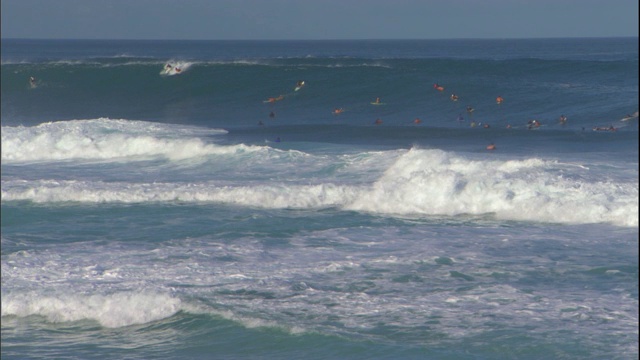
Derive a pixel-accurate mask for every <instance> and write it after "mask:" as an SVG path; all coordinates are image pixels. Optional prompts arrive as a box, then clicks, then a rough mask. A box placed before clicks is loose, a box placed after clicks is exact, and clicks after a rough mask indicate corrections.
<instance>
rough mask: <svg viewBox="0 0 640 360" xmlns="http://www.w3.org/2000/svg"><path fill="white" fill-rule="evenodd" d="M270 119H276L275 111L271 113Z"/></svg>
mask: <svg viewBox="0 0 640 360" xmlns="http://www.w3.org/2000/svg"><path fill="white" fill-rule="evenodd" d="M269 117H270V118H272V119H273V118H274V117H276V113H274V112H273V111H272V112H270V113H269Z"/></svg>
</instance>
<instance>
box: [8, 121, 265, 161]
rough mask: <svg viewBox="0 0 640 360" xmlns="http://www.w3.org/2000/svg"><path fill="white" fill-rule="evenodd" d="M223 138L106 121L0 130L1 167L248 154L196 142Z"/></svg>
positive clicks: (214, 131)
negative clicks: (128, 158) (84, 161)
mask: <svg viewBox="0 0 640 360" xmlns="http://www.w3.org/2000/svg"><path fill="white" fill-rule="evenodd" d="M225 133H226V131H225V130H220V129H206V128H196V127H186V126H174V125H167V124H156V123H149V122H144V121H131V120H112V119H108V118H100V119H93V120H71V121H60V122H52V123H44V124H40V125H38V126H34V127H23V126H18V127H10V126H3V127H2V161H3V162H7V163H15V162H35V161H59V160H75V159H84V160H108V159H122V158H127V157H155V156H162V157H165V158H168V159H172V160H180V159H185V158H189V157H197V156H203V155H209V154H222V153H229V152H235V151H238V150H250V149H251V148H252V147H250V146H244V145H238V146H236V147H233V146H226V147H223V146H217V145H214V144H207V143H206V142H204V141H203V140H201V139H200V138H198V137H197V136H207V135H216V134H225ZM253 148H257V147H253Z"/></svg>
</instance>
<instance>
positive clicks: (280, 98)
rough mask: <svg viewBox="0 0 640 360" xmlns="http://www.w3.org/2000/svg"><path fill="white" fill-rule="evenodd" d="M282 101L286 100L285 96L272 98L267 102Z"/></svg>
mask: <svg viewBox="0 0 640 360" xmlns="http://www.w3.org/2000/svg"><path fill="white" fill-rule="evenodd" d="M282 99H284V95H280V96H278V97H270V98H269V99H267V101H266V102H270V103H274V102H276V101H280V100H282Z"/></svg>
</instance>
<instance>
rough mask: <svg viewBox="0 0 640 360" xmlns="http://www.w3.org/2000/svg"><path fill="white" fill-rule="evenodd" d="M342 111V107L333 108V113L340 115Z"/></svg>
mask: <svg viewBox="0 0 640 360" xmlns="http://www.w3.org/2000/svg"><path fill="white" fill-rule="evenodd" d="M343 111H344V109H343V108H335V109H333V115H340V114H342V112H343Z"/></svg>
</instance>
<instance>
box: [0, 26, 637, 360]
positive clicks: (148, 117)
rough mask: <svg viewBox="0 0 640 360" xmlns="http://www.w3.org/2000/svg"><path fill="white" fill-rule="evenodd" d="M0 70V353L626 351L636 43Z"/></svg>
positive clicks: (99, 48)
mask: <svg viewBox="0 0 640 360" xmlns="http://www.w3.org/2000/svg"><path fill="white" fill-rule="evenodd" d="M166 63H171V64H174V65H177V66H180V67H181V68H182V71H181V72H180V73H178V74H175V75H163V74H161V71H162V70H163V67H164V66H165V64H166ZM1 71H2V107H1V114H2V117H1V120H2V209H1V210H2V211H1V216H2V354H3V357H7V358H16V359H34V358H114V359H116V358H117V359H120V358H139V359H148V358H171V359H173V358H175V359H177V358H180V359H185V358H187V359H189V358H190V359H200V358H202V359H204V358H206V359H209V358H234V359H235V358H247V359H258V358H260V359H262V358H274V359H291V358H310V359H316V358H317V359H327V358H341V359H348V358H351V359H372V358H373V359H376V358H377V359H386V358H393V359H397V358H433V359H514V358H520V359H543V358H544V359H548V358H566V359H603V358H607V359H630V358H637V356H638V343H637V336H638V330H637V323H638V251H637V249H638V123H637V121H638V120H637V117H636V118H633V119H630V120H627V121H621V119H622V118H623V117H625V116H626V115H627V114H633V113H634V112H636V111H637V110H638V103H637V99H638V45H637V39H635V38H634V39H546V40H545V39H540V40H451V41H444V40H442V41H353V42H349V41H311V42H304V41H300V42H296V41H284V42H277V41H265V42H251V41H246V42H242V41H240V42H235V41H226V42H199V41H194V42H172V41H167V42H163V41H156V42H135V41H133V42H132V41H35V40H33V41H29V40H3V41H2V69H1ZM30 76H33V77H35V82H34V85H31V84H30V83H29V77H30ZM299 80H304V81H305V86H304V87H303V88H302V89H300V90H299V91H294V87H295V85H296V82H297V81H299ZM434 83H438V84H440V85H442V86H444V87H445V91H443V92H439V91H437V90H435V89H434V88H433V84H434ZM452 93H456V94H457V95H458V96H459V100H458V101H457V102H453V101H451V100H450V95H451V94H452ZM279 95H283V98H282V100H280V101H277V102H273V103H269V102H266V103H265V102H264V101H265V100H267V99H269V98H270V97H277V96H279ZM497 96H502V97H503V98H504V99H505V101H504V102H503V103H502V104H499V105H498V104H496V102H495V98H496V97H497ZM376 97H380V98H381V100H382V101H383V102H384V103H385V105H384V106H371V105H370V102H371V101H373V100H375V98H376ZM467 106H472V107H473V108H474V109H475V110H474V111H473V112H472V113H468V112H467V111H466V107H467ZM338 107H341V108H343V109H344V112H343V113H341V114H339V115H334V114H332V111H333V110H334V109H335V108H338ZM271 112H273V116H270V115H269V114H270V113H271ZM560 115H566V116H567V119H568V120H567V122H566V123H564V124H562V123H560V122H559V121H558V118H559V116H560ZM460 116H462V118H463V119H462V120H458V118H459V117H460ZM416 118H419V119H420V120H421V122H419V123H416V122H414V120H415V119H416ZM376 119H381V120H382V121H383V122H382V124H380V125H375V124H374V120H376ZM532 119H536V120H538V121H540V123H541V124H542V126H540V127H535V128H530V126H529V125H530V124H529V121H530V120H532ZM485 124H486V125H489V126H488V127H485V126H483V125H485ZM609 126H613V127H614V128H615V131H594V130H593V128H594V127H599V128H608V127H609ZM490 143H493V144H495V145H496V149H495V150H487V149H486V146H487V145H488V144H490Z"/></svg>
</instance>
